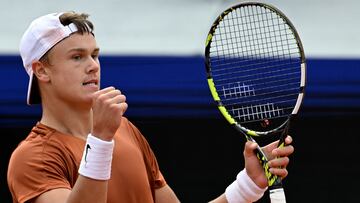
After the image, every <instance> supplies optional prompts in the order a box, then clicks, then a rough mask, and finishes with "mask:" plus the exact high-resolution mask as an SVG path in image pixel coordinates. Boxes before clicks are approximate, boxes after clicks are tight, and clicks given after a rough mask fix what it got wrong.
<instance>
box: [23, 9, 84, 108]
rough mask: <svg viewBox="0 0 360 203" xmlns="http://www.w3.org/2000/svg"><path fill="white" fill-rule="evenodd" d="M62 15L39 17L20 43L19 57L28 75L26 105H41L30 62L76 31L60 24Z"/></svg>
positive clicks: (74, 28) (52, 14) (71, 25)
mask: <svg viewBox="0 0 360 203" xmlns="http://www.w3.org/2000/svg"><path fill="white" fill-rule="evenodd" d="M62 14H63V13H51V14H47V15H44V16H41V17H39V18H37V19H35V20H34V21H32V23H31V24H30V26H29V27H28V29H27V30H26V31H25V33H24V35H23V36H22V38H21V41H20V55H21V58H22V61H23V65H24V68H25V70H26V72H27V74H28V75H29V85H28V92H27V104H29V105H31V104H38V103H41V98H40V92H39V87H38V85H37V80H36V77H35V76H34V74H33V70H32V62H33V61H37V60H39V59H40V58H41V57H42V56H44V55H45V54H46V53H47V52H48V51H49V50H50V49H51V48H52V47H53V46H55V45H56V44H57V43H58V42H60V41H61V40H63V39H64V38H66V37H68V36H69V35H70V34H72V33H74V32H76V31H78V29H77V27H76V25H75V24H74V23H70V24H69V25H66V26H64V25H63V24H62V23H61V22H60V18H59V17H60V16H61V15H62Z"/></svg>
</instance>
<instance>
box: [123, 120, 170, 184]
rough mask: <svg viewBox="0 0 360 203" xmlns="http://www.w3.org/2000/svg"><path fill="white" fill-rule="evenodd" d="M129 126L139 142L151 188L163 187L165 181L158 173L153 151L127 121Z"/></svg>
mask: <svg viewBox="0 0 360 203" xmlns="http://www.w3.org/2000/svg"><path fill="white" fill-rule="evenodd" d="M129 124H130V126H131V128H132V129H133V130H134V132H135V135H136V138H137V140H138V142H139V145H140V148H141V150H142V152H143V156H144V161H145V164H146V168H147V170H148V174H149V176H151V177H149V178H151V181H152V183H153V184H152V187H153V188H154V189H158V188H161V187H163V186H165V185H166V180H165V178H164V176H163V175H162V173H161V171H160V168H159V164H158V162H157V159H156V156H155V154H154V152H153V150H152V149H151V147H150V145H149V143H148V141H147V140H146V138H145V137H144V136H143V135H142V134H141V132H140V131H139V129H138V128H136V126H134V125H133V124H132V123H131V122H130V121H129Z"/></svg>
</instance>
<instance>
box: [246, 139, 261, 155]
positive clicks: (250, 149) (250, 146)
mask: <svg viewBox="0 0 360 203" xmlns="http://www.w3.org/2000/svg"><path fill="white" fill-rule="evenodd" d="M257 146H258V145H257V143H255V142H252V141H247V142H246V143H245V148H244V157H245V158H250V157H252V156H255V153H254V150H255V149H256V148H257Z"/></svg>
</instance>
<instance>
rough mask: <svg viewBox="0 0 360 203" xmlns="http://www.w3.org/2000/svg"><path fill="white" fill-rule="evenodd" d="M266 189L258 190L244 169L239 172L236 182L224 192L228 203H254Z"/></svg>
mask: <svg viewBox="0 0 360 203" xmlns="http://www.w3.org/2000/svg"><path fill="white" fill-rule="evenodd" d="M266 190H267V187H266V188H260V187H259V186H257V185H256V183H255V182H254V181H253V180H252V179H251V178H250V177H249V175H248V174H247V172H246V169H244V170H242V171H240V173H239V174H238V175H237V176H236V180H235V181H234V182H233V183H231V184H230V185H229V186H228V187H227V188H226V190H225V196H226V199H227V201H228V202H229V203H242V202H255V201H257V200H259V199H260V198H261V197H262V196H263V195H264V192H265V191H266Z"/></svg>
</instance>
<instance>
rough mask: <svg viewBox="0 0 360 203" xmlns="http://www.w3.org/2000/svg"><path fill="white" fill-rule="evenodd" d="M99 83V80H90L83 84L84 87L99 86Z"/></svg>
mask: <svg viewBox="0 0 360 203" xmlns="http://www.w3.org/2000/svg"><path fill="white" fill-rule="evenodd" d="M98 83H99V82H98V81H97V80H89V81H86V82H84V83H83V86H94V85H95V86H97V85H98Z"/></svg>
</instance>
